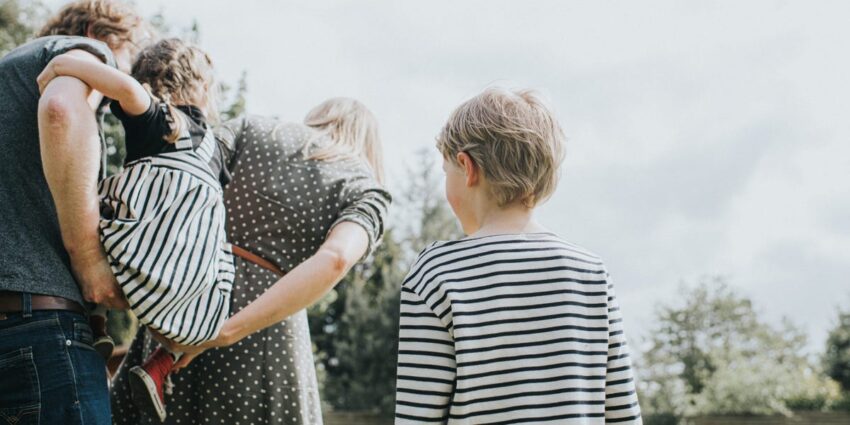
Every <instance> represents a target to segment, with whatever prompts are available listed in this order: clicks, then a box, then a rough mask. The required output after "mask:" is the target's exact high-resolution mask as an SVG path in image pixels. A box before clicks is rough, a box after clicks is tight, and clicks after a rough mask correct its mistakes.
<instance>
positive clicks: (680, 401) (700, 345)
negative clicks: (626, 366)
mask: <svg viewBox="0 0 850 425" xmlns="http://www.w3.org/2000/svg"><path fill="white" fill-rule="evenodd" d="M680 299H681V301H680V303H679V305H676V306H668V305H665V306H661V307H660V308H659V309H658V311H657V313H656V316H657V323H658V325H657V326H656V328H655V329H654V330H653V332H652V334H651V335H652V336H651V337H650V338H649V349H648V350H647V351H646V352H645V353H644V355H643V358H642V359H641V362H640V364H639V365H638V366H639V373H640V375H641V380H640V385H641V390H642V391H641V393H642V395H643V399H642V400H641V405H642V406H643V408H644V410H645V411H646V413H647V414H649V415H651V414H672V415H674V416H676V417H679V418H686V417H693V416H697V415H707V414H712V415H716V414H762V415H770V414H785V415H789V414H791V408H793V407H809V408H815V409H822V408H825V407H826V406H827V405H828V404H829V403H830V402H831V401H832V400H834V399H835V398H836V397H837V388H836V386H835V384H834V383H832V382H831V381H829V380H828V379H825V378H824V377H823V376H822V375H820V374H819V373H818V371H817V370H815V369H814V368H813V367H812V365H811V363H810V362H809V359H808V358H807V357H806V356H805V355H804V354H803V348H804V346H805V343H806V337H805V335H804V334H803V333H802V332H801V331H800V330H798V329H797V328H796V327H794V326H793V325H792V324H791V323H789V322H788V321H783V322H782V323H780V324H779V325H773V324H770V323H766V322H764V321H762V320H760V319H759V317H758V314H757V313H756V311H755V310H754V309H753V306H752V303H751V301H750V300H749V299H747V298H746V297H743V296H741V295H739V294H737V293H736V292H735V291H733V290H732V289H731V288H730V287H729V286H728V285H727V284H726V282H725V281H724V280H723V279H720V278H714V279H706V280H703V281H702V282H700V284H699V285H697V286H696V287H693V288H683V290H682V293H681V297H680Z"/></svg>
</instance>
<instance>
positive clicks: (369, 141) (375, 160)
mask: <svg viewBox="0 0 850 425" xmlns="http://www.w3.org/2000/svg"><path fill="white" fill-rule="evenodd" d="M304 124H306V125H307V126H309V127H312V128H314V129H316V130H317V131H318V132H317V133H316V135H315V136H314V137H313V138H311V139H310V141H308V142H307V144H305V145H304V152H305V154H306V155H307V156H308V158H310V159H318V160H333V159H344V158H362V159H364V160H366V162H367V163H368V164H369V166H370V167H371V168H372V172H373V173H374V175H375V179H376V180H378V182H379V183H383V182H384V164H383V155H382V148H381V139H380V137H379V136H378V121H377V120H376V119H375V116H374V115H373V114H372V112H371V111H369V109H367V108H366V106H365V105H363V104H362V103H360V102H358V101H357V100H354V99H350V98H346V97H335V98H332V99H328V100H326V101H324V102H322V103H321V104H319V105H318V106H316V107H315V108H313V109H312V110H311V111H310V112H309V113H308V114H307V117H305V118H304ZM325 137H327V138H329V139H330V144H328V145H326V146H321V147H318V148H315V149H313V147H314V145H315V144H316V142H317V141H318V140H320V139H322V138H325Z"/></svg>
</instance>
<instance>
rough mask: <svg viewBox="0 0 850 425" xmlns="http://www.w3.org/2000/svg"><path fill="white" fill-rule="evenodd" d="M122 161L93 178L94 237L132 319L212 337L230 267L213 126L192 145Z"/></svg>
mask: <svg viewBox="0 0 850 425" xmlns="http://www.w3.org/2000/svg"><path fill="white" fill-rule="evenodd" d="M182 144H188V146H189V147H188V148H186V149H181V150H178V151H176V152H169V153H162V154H158V155H156V156H152V157H147V158H143V159H140V160H138V161H134V162H131V163H128V164H127V165H126V166H125V169H124V171H123V172H122V173H121V174H118V175H115V176H112V177H109V178H107V179H105V180H103V181H102V182H101V183H100V186H99V189H100V197H101V205H102V206H101V209H102V210H103V211H104V212H102V214H101V221H100V237H101V242H102V243H103V246H104V249H105V250H106V253H107V256H108V258H109V260H110V263H111V266H112V270H113V272H114V273H115V276H116V278H117V279H118V283H119V284H120V285H121V288H122V289H123V291H124V294H125V295H126V296H127V299H128V300H129V302H130V307H131V309H132V310H133V313H135V315H136V317H138V318H139V321H140V322H141V323H142V324H144V325H147V326H149V327H151V328H153V329H154V330H156V331H157V332H159V333H161V334H162V335H164V336H166V337H167V338H169V339H172V340H174V341H175V342H178V343H181V344H187V345H196V344H200V343H203V342H205V341H209V340H211V339H214V338H215V337H216V335H218V332H219V330H220V329H221V326H222V324H223V323H224V321H225V320H226V319H227V317H228V312H229V309H230V292H231V288H232V285H233V278H234V272H235V271H234V266H233V258H232V256H231V248H230V245H229V244H228V243H227V242H226V237H225V229H224V222H225V208H224V204H223V201H222V188H221V184H220V183H219V181H218V178H217V177H216V176H214V175H213V173H212V171H211V169H210V167H209V162H210V159H211V158H212V155H213V153H214V150H215V139H214V137H213V135H212V131H210V130H207V133H206V135H205V136H204V139H203V142H202V143H200V145H199V146H198V147H196V148H195V149H192V147H191V146H192V143H191V138H190V136H189V133H188V131H184V132H183V134H181V137H180V140H178V142H177V146H178V148H179V147H180V146H181V145H182Z"/></svg>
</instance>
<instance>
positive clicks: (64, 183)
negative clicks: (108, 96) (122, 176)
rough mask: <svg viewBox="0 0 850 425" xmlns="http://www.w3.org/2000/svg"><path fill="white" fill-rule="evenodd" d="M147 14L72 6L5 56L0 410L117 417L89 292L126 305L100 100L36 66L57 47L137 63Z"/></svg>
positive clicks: (90, 0)
mask: <svg viewBox="0 0 850 425" xmlns="http://www.w3.org/2000/svg"><path fill="white" fill-rule="evenodd" d="M141 28H142V20H141V19H140V18H139V16H138V15H137V14H136V13H135V12H134V11H133V10H132V9H131V8H129V7H128V6H126V5H124V4H122V3H119V2H117V1H115V0H87V1H86V0H79V1H77V2H74V3H71V4H69V5H67V6H66V7H64V8H63V9H62V10H61V11H60V12H59V13H58V14H57V15H56V16H54V17H53V18H52V19H51V20H50V21H49V22H48V23H47V25H46V26H45V27H44V28H43V29H42V31H41V32H40V34H39V38H37V39H35V40H33V41H31V42H29V43H27V44H25V45H23V46H20V47H18V48H17V49H15V50H13V51H12V52H10V53H9V54H7V55H6V56H5V57H3V58H2V59H0V157H2V158H3V164H2V166H0V415H2V416H3V417H4V418H5V419H6V420H7V421H9V423H30V422H32V423H43V424H108V423H111V421H112V419H111V414H110V407H109V395H108V392H107V381H106V372H105V365H104V360H103V358H102V357H101V356H99V355H98V354H97V353H96V352H95V351H94V350H93V349H92V329H91V328H90V326H89V324H88V321H87V319H86V310H85V308H84V305H85V304H84V302H85V301H90V302H94V303H99V304H104V305H106V306H108V307H110V308H126V300H125V299H124V297H123V294H122V293H121V290H120V288H119V287H118V286H117V284H116V282H115V278H114V276H113V275H112V271H111V269H110V267H109V264H108V263H107V260H106V256H105V254H104V252H103V248H102V247H101V243H100V238H99V236H98V219H99V211H98V208H99V203H98V199H97V191H96V185H97V180H98V178H99V177H101V173H102V172H103V171H102V170H103V169H104V161H103V158H104V155H105V152H104V150H103V149H102V141H101V140H102V138H101V137H100V133H101V132H100V131H99V130H100V129H99V124H98V123H99V120H98V118H99V116H98V115H99V112H98V109H99V108H98V106H99V104H100V103H101V100H102V96H101V95H100V94H99V93H97V92H94V91H93V90H91V88H90V87H88V86H87V85H86V84H84V83H83V82H82V81H80V80H77V79H75V78H70V77H60V78H56V79H54V80H53V81H51V82H50V84H49V85H48V86H47V87H46V89H45V90H44V92H43V94H42V95H41V96H39V91H38V85H37V83H36V77H37V76H38V75H39V73H40V72H41V71H42V69H43V68H44V67H45V65H47V63H48V62H49V61H50V60H51V59H53V58H54V57H57V56H59V55H72V56H76V57H80V58H85V59H87V60H99V61H102V62H105V63H107V64H111V65H113V66H118V67H119V68H121V69H124V70H127V69H129V67H130V58H131V57H132V56H133V55H134V52H135V50H136V46H137V45H138V41H139V38H140V37H141V36H142V34H143V32H142V31H141Z"/></svg>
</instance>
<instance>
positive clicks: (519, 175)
mask: <svg viewBox="0 0 850 425" xmlns="http://www.w3.org/2000/svg"><path fill="white" fill-rule="evenodd" d="M563 144H564V133H563V131H561V127H560V125H558V121H557V120H556V119H555V117H554V116H553V114H552V112H551V111H550V110H549V108H547V107H546V105H545V104H544V102H543V101H542V100H541V98H540V96H539V95H538V94H537V93H536V92H534V91H532V90H527V89H524V90H508V89H503V88H488V89H486V90H484V92H482V93H481V94H479V95H477V96H475V97H473V98H472V99H470V100H468V101H466V102H465V103H464V104H462V105H460V106H459V107H458V108H457V109H455V111H454V112H452V115H451V117H449V120H448V122H447V123H446V125H445V126H444V127H443V129H442V131H441V132H440V134H439V136H438V137H437V148H438V149H439V150H440V152H441V153H442V154H443V157H444V158H446V160H448V161H451V162H453V163H457V154H458V153H460V152H466V153H467V154H468V155H469V156H470V157H471V158H472V161H473V162H474V163H475V165H476V166H478V167H479V168H480V169H481V171H482V173H483V175H484V177H485V179H486V181H487V183H488V184H489V187H490V191H491V195H492V196H493V198H494V199H495V200H496V202H497V203H498V205H499V206H500V207H504V206H507V205H509V204H512V203H515V202H521V203H522V204H523V205H524V206H526V207H528V208H533V207H534V206H536V205H538V204H540V203H541V202H543V201H545V200H546V199H548V198H549V196H551V195H552V192H554V191H555V187H556V186H557V185H558V168H559V167H560V165H561V162H562V161H563V158H564V151H563Z"/></svg>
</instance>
